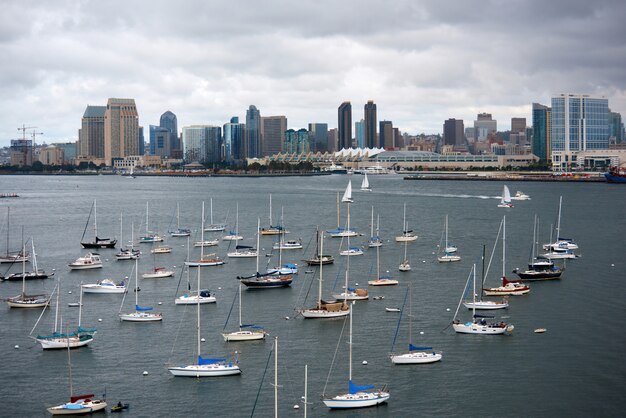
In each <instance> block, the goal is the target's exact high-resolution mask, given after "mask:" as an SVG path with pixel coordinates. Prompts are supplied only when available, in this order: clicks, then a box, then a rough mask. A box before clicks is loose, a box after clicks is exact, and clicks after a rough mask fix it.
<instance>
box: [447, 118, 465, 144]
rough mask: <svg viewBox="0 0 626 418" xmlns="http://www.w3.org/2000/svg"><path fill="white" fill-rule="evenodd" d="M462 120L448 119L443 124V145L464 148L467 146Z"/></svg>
mask: <svg viewBox="0 0 626 418" xmlns="http://www.w3.org/2000/svg"><path fill="white" fill-rule="evenodd" d="M464 132H465V129H464V128H463V120H462V119H454V118H451V119H448V120H446V121H445V122H444V123H443V145H452V146H462V145H464V144H465V138H464V136H463V134H464Z"/></svg>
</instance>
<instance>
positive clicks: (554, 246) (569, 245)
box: [543, 196, 578, 258]
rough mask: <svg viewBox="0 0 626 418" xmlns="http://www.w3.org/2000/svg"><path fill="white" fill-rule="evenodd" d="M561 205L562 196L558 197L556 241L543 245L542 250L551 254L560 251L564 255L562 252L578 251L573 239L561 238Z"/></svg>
mask: <svg viewBox="0 0 626 418" xmlns="http://www.w3.org/2000/svg"><path fill="white" fill-rule="evenodd" d="M562 204H563V196H559V211H558V215H557V220H556V241H555V242H552V243H549V244H544V245H543V249H544V250H552V251H553V252H556V251H561V252H564V253H565V251H564V250H577V249H578V244H576V243H575V242H574V240H573V239H571V238H563V237H561V206H562ZM570 254H571V252H570ZM546 258H576V256H573V257H571V256H570V257H546Z"/></svg>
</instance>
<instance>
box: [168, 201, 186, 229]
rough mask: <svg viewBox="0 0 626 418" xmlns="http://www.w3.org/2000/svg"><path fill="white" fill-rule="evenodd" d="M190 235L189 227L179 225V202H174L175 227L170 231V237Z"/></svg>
mask: <svg viewBox="0 0 626 418" xmlns="http://www.w3.org/2000/svg"><path fill="white" fill-rule="evenodd" d="M189 235H191V229H189V228H181V227H180V204H179V203H176V229H175V230H173V231H170V236H172V237H188V236H189Z"/></svg>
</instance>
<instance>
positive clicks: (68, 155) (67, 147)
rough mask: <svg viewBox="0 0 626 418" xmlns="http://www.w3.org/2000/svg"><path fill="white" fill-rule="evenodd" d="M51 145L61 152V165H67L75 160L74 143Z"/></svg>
mask: <svg viewBox="0 0 626 418" xmlns="http://www.w3.org/2000/svg"><path fill="white" fill-rule="evenodd" d="M51 145H52V146H55V147H57V148H60V149H62V150H63V164H69V163H71V162H72V161H73V160H74V158H76V148H77V143H76V142H60V143H55V144H51Z"/></svg>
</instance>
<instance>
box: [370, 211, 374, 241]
mask: <svg viewBox="0 0 626 418" xmlns="http://www.w3.org/2000/svg"><path fill="white" fill-rule="evenodd" d="M373 236H374V205H372V219H371V221H370V238H371V237H373Z"/></svg>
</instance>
